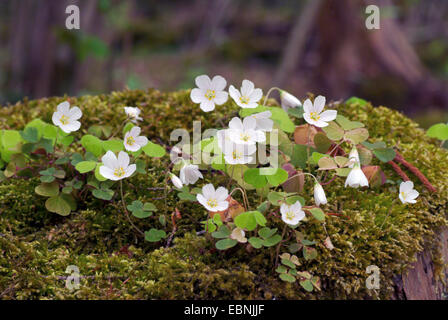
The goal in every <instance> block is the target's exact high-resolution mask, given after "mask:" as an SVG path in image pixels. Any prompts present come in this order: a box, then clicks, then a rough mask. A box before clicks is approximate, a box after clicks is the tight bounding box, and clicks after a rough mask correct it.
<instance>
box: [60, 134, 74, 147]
mask: <svg viewBox="0 0 448 320" xmlns="http://www.w3.org/2000/svg"><path fill="white" fill-rule="evenodd" d="M74 139H75V138H73V137H72V136H66V137H63V138H61V139H59V140H58V141H59V142H60V143H61V144H62V145H64V146H66V147H68V146H69V145H71V144H72V142H73V140H74Z"/></svg>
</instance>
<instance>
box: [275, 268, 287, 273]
mask: <svg viewBox="0 0 448 320" xmlns="http://www.w3.org/2000/svg"><path fill="white" fill-rule="evenodd" d="M275 272H277V273H287V272H288V269H287V268H285V267H284V266H278V267H277V269H275Z"/></svg>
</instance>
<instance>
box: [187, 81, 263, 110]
mask: <svg viewBox="0 0 448 320" xmlns="http://www.w3.org/2000/svg"><path fill="white" fill-rule="evenodd" d="M195 82H196V86H197V88H194V89H193V90H191V94H190V97H191V100H192V101H193V102H194V103H199V104H200V108H201V109H202V111H204V112H210V111H213V110H215V106H216V105H218V106H219V105H222V104H224V103H226V102H227V99H228V98H229V93H230V96H231V97H232V99H233V100H234V101H235V103H236V104H237V105H239V106H240V107H241V108H256V107H258V101H260V99H261V97H262V96H263V91H262V90H261V89H259V88H255V85H254V83H253V82H252V81H249V80H243V83H242V85H241V90H240V91H238V89H236V88H235V87H234V86H233V85H231V86H230V87H229V92H228V93H227V92H226V91H225V88H226V86H227V81H226V79H224V78H223V77H221V76H214V77H213V79H210V77H209V76H207V75H201V76H198V77H196V79H195Z"/></svg>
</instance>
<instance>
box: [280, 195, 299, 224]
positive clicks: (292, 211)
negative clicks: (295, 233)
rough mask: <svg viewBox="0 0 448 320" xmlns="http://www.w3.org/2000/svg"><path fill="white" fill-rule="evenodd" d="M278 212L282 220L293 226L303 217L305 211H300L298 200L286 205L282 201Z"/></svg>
mask: <svg viewBox="0 0 448 320" xmlns="http://www.w3.org/2000/svg"><path fill="white" fill-rule="evenodd" d="M280 212H281V214H282V220H283V221H284V222H285V223H286V224H289V225H292V226H295V225H297V224H298V223H299V221H300V220H303V218H305V212H303V211H302V205H301V204H300V202H299V201H297V202H296V203H294V204H293V205H288V204H286V203H283V204H282V205H281V207H280Z"/></svg>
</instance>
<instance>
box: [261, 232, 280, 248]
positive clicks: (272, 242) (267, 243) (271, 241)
mask: <svg viewBox="0 0 448 320" xmlns="http://www.w3.org/2000/svg"><path fill="white" fill-rule="evenodd" d="M280 241H282V237H281V236H280V235H279V234H276V235H274V236H272V237H270V238H267V239H265V240H264V241H263V245H264V246H265V247H272V246H275V245H276V244H278V243H279V242H280Z"/></svg>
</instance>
